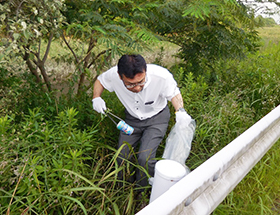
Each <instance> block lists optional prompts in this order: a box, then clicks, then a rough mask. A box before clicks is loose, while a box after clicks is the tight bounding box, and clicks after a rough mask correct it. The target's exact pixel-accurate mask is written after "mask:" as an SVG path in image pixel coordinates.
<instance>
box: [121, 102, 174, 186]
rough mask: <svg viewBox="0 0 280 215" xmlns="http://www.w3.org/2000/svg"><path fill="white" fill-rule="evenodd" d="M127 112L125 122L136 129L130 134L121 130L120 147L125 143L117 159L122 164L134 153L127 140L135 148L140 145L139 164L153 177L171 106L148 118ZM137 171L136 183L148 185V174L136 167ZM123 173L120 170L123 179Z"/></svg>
mask: <svg viewBox="0 0 280 215" xmlns="http://www.w3.org/2000/svg"><path fill="white" fill-rule="evenodd" d="M125 113H126V117H125V122H126V123H127V124H129V125H130V126H132V127H133V128H134V131H133V133H132V135H130V136H128V135H126V134H125V133H123V132H120V136H119V146H118V148H120V147H121V146H122V145H123V144H124V145H123V148H122V150H121V152H120V156H119V157H118V159H117V160H118V164H119V165H122V162H125V161H124V160H123V158H125V159H131V156H132V154H131V151H130V149H129V147H128V146H127V145H126V142H127V143H128V144H130V145H131V147H132V148H133V149H134V150H135V149H136V148H137V147H139V150H138V152H137V161H138V163H137V164H139V165H141V166H142V167H144V168H145V169H146V170H147V171H148V173H149V175H150V176H151V177H153V176H154V171H155V164H156V160H155V159H154V158H155V156H156V151H157V148H158V146H159V144H160V143H161V141H162V139H163V138H164V136H165V133H166V130H167V127H168V123H169V119H170V112H169V108H168V106H166V107H165V108H164V109H163V110H162V111H161V112H159V113H158V114H157V115H155V116H153V117H151V118H149V119H146V120H139V119H136V118H134V117H133V116H131V115H130V114H129V113H128V112H127V111H125ZM139 144H140V145H139ZM135 171H136V174H135V180H136V183H137V184H138V185H139V186H141V187H145V186H147V185H148V178H147V175H146V174H145V173H144V172H143V171H141V170H139V169H138V168H136V170H135ZM122 174H123V172H119V175H118V176H119V179H123V175H122Z"/></svg>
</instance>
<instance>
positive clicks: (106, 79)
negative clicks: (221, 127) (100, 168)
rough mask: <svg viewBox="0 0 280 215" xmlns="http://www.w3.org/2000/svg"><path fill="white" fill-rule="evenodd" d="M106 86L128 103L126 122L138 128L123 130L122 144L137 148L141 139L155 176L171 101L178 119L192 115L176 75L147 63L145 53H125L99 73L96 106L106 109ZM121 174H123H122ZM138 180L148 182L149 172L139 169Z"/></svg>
mask: <svg viewBox="0 0 280 215" xmlns="http://www.w3.org/2000/svg"><path fill="white" fill-rule="evenodd" d="M104 89H107V90H108V91H110V92H113V91H114V92H115V93H116V95H117V97H118V98H119V100H120V101H121V103H122V104H123V105H124V107H125V115H126V116H125V122H126V123H127V124H129V125H130V126H131V127H133V128H134V131H133V133H132V135H127V134H125V133H123V132H120V136H119V145H118V147H121V146H122V145H123V144H125V143H126V142H127V143H129V144H130V145H131V146H132V147H133V148H136V147H137V146H138V144H139V143H140V147H139V153H138V154H137V156H138V157H137V159H138V164H140V165H141V166H142V167H144V168H147V169H148V173H149V175H150V176H152V177H153V176H154V168H155V163H156V160H155V159H154V158H155V156H156V151H157V148H158V146H159V144H160V143H161V141H162V139H163V138H164V136H165V133H166V130H167V127H168V122H169V118H170V112H169V108H168V106H167V101H171V102H172V104H173V106H174V109H175V111H176V112H180V114H176V120H178V118H180V120H184V118H185V119H188V118H189V117H190V116H189V115H188V114H187V112H185V110H184V108H183V107H184V105H183V99H182V96H181V94H180V90H179V88H178V87H177V83H176V81H175V80H174V78H173V75H172V74H171V73H170V72H169V71H168V70H167V69H165V68H163V67H160V66H158V65H154V64H146V62H145V60H144V58H143V57H142V56H141V55H123V56H122V57H121V58H120V59H119V62H118V65H117V66H115V67H113V68H111V69H109V70H108V71H106V72H104V73H102V74H101V75H100V76H98V78H97V80H96V82H95V84H94V90H93V100H92V102H93V109H94V110H95V111H97V112H98V113H103V114H104V113H105V112H104V111H105V110H106V104H105V101H104V100H103V99H102V98H101V94H102V92H103V90H104ZM129 153H130V152H129V147H128V146H127V145H124V146H123V149H122V151H121V157H120V158H118V163H119V164H121V163H122V162H123V159H122V157H123V158H129ZM120 177H121V176H120ZM136 182H137V184H138V185H140V186H141V187H145V186H147V185H148V180H147V176H146V175H145V174H144V173H143V172H142V171H140V170H136Z"/></svg>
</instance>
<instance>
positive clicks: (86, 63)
mask: <svg viewBox="0 0 280 215" xmlns="http://www.w3.org/2000/svg"><path fill="white" fill-rule="evenodd" d="M95 43H96V41H95V40H94V39H93V38H91V39H90V42H89V45H88V51H87V55H86V57H85V58H84V65H83V69H82V72H81V74H80V80H79V83H78V95H80V93H81V91H82V90H83V88H84V82H85V71H86V69H89V67H88V66H89V61H90V54H91V51H92V49H93V48H94V46H95Z"/></svg>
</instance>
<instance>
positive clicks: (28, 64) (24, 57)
mask: <svg viewBox="0 0 280 215" xmlns="http://www.w3.org/2000/svg"><path fill="white" fill-rule="evenodd" d="M29 56H30V55H29V53H27V52H26V53H25V55H24V56H23V60H24V61H25V62H26V64H27V67H28V69H29V70H30V72H31V73H32V74H33V75H34V76H35V77H36V82H37V83H42V80H41V78H40V76H39V73H38V71H37V69H36V68H35V67H34V66H33V64H32V61H31V60H30V59H29Z"/></svg>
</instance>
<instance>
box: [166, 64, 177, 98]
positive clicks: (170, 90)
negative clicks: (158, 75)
mask: <svg viewBox="0 0 280 215" xmlns="http://www.w3.org/2000/svg"><path fill="white" fill-rule="evenodd" d="M179 93H180V90H179V88H178V86H177V82H176V81H175V79H174V77H173V75H172V74H171V73H170V72H169V71H168V70H167V73H166V77H165V88H164V92H163V96H164V97H165V98H166V99H167V100H168V101H171V99H172V98H173V97H174V96H176V95H178V94H179Z"/></svg>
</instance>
